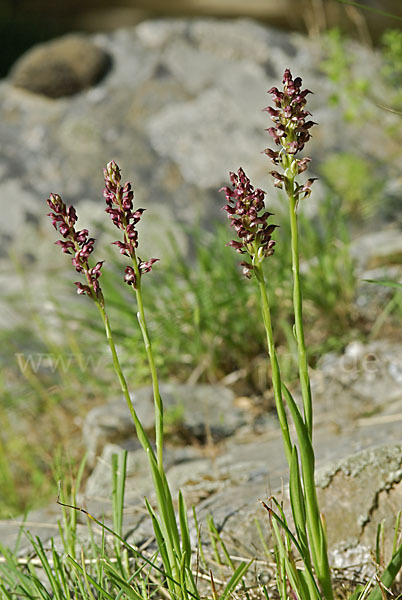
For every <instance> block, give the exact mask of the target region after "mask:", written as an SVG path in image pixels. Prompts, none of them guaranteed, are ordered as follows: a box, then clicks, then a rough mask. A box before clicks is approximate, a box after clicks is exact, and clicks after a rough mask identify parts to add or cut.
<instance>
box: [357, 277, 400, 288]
mask: <svg viewBox="0 0 402 600" xmlns="http://www.w3.org/2000/svg"><path fill="white" fill-rule="evenodd" d="M363 281H366V282H367V283H374V284H375V285H385V286H386V287H394V288H399V289H402V283H398V282H396V281H379V280H378V279H363Z"/></svg>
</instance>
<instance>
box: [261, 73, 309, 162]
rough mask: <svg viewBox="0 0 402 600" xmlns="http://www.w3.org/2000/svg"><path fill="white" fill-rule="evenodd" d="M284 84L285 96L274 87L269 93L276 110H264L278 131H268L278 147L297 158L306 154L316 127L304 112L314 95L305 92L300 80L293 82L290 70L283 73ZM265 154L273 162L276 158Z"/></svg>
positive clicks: (296, 79)
mask: <svg viewBox="0 0 402 600" xmlns="http://www.w3.org/2000/svg"><path fill="white" fill-rule="evenodd" d="M283 84H284V86H283V92H280V91H279V90H278V89H277V88H275V87H274V88H271V89H270V90H268V94H271V95H272V100H273V102H274V104H275V107H276V108H271V107H267V108H265V109H264V110H266V111H267V112H268V113H269V115H270V116H271V119H272V120H273V122H274V124H275V127H270V128H269V129H267V131H268V133H269V134H270V135H271V136H272V137H273V138H274V140H275V143H276V144H277V145H278V146H280V145H281V146H282V147H283V148H284V149H285V150H286V151H287V152H289V154H296V153H297V152H299V151H300V150H303V148H304V144H305V143H306V142H308V140H309V139H310V137H311V134H310V132H309V130H310V129H311V127H313V125H315V123H314V121H307V122H306V117H307V116H308V115H310V114H311V113H310V112H309V111H306V110H305V108H304V107H305V105H306V96H307V95H308V94H311V93H312V92H310V90H302V89H301V85H302V80H301V77H296V78H295V79H293V78H292V74H291V72H290V70H289V69H286V71H285V73H284V76H283ZM265 152H266V154H268V156H270V158H271V159H272V160H273V159H274V158H276V157H273V156H272V155H271V153H269V152H267V151H265ZM273 162H275V160H273ZM275 164H277V163H275Z"/></svg>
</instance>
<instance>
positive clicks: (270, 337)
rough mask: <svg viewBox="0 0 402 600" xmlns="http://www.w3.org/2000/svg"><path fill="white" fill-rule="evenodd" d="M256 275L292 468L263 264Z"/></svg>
mask: <svg viewBox="0 0 402 600" xmlns="http://www.w3.org/2000/svg"><path fill="white" fill-rule="evenodd" d="M254 273H255V275H256V278H257V280H258V285H259V288H260V295H261V309H262V318H263V320H264V326H265V332H266V334H267V343H268V353H269V358H270V361H271V368H272V385H273V389H274V398H275V405H276V411H277V413H278V419H279V424H280V427H281V431H282V437H283V445H284V448H285V454H286V459H287V461H288V464H289V466H290V463H291V460H292V442H291V439H290V434H289V425H288V420H287V417H286V412H285V406H284V403H283V398H282V382H281V373H280V369H279V363H278V358H277V356H276V350H275V344H274V336H273V333H272V322H271V311H270V308H269V301H268V294H267V288H266V283H265V277H264V273H263V270H262V268H261V264H260V263H259V262H257V261H255V263H254Z"/></svg>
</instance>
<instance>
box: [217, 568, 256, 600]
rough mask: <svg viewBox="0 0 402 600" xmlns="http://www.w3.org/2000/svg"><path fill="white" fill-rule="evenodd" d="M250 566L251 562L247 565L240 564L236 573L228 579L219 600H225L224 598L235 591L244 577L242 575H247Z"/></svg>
mask: <svg viewBox="0 0 402 600" xmlns="http://www.w3.org/2000/svg"><path fill="white" fill-rule="evenodd" d="M252 564H253V561H252V560H251V561H250V562H249V563H246V562H241V563H240V565H239V566H238V567H237V569H236V571H235V572H234V573H233V575H232V577H231V578H230V579H229V581H228V583H227V585H226V587H225V589H224V590H223V593H222V595H221V596H220V599H219V600H226V598H227V597H228V596H229V594H231V593H232V592H233V591H234V590H235V588H236V586H237V585H238V583H239V582H240V580H241V579H242V578H243V577H244V575H245V574H246V573H247V571H248V569H249V568H250V567H251V565H252Z"/></svg>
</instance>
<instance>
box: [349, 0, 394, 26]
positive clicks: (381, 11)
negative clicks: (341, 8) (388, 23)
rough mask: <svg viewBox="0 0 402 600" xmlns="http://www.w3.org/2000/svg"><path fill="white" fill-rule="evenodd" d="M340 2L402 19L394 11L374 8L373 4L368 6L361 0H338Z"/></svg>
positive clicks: (384, 15)
mask: <svg viewBox="0 0 402 600" xmlns="http://www.w3.org/2000/svg"><path fill="white" fill-rule="evenodd" d="M337 1H338V2H339V4H348V5H349V6H355V7H356V8H362V9H363V10H368V11H369V12H373V13H375V14H377V15H382V16H383V17H391V19H396V20H397V21H402V17H398V16H397V15H394V14H392V13H389V12H386V11H385V10H380V9H379V8H373V7H372V6H367V4H361V3H360V2H351V0H337Z"/></svg>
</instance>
